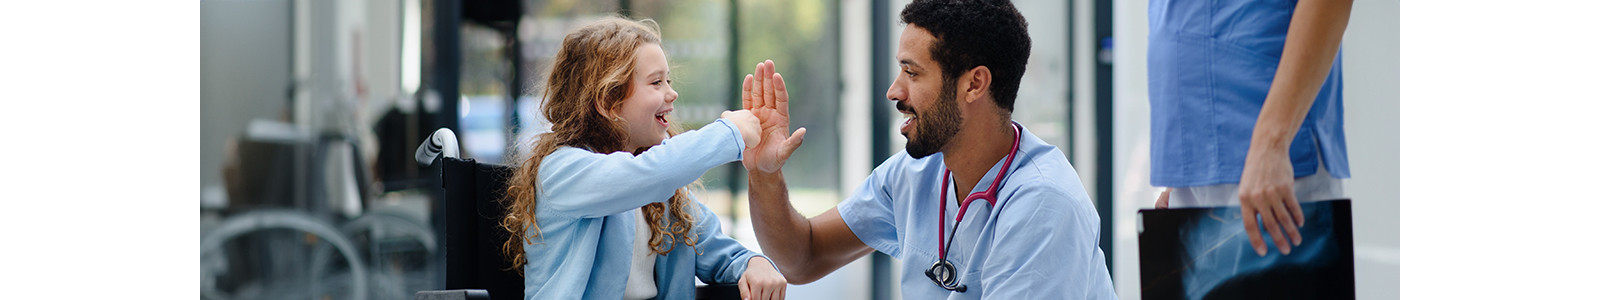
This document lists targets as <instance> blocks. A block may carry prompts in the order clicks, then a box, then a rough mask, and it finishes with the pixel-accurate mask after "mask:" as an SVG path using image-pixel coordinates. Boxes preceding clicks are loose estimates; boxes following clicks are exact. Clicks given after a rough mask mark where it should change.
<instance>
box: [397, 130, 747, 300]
mask: <svg viewBox="0 0 1600 300" xmlns="http://www.w3.org/2000/svg"><path fill="white" fill-rule="evenodd" d="M456 153H460V152H459V149H458V148H456V145H455V134H454V133H452V132H450V131H449V129H440V130H439V131H437V132H435V133H434V134H433V135H432V136H430V137H429V138H428V139H427V140H426V141H424V143H423V145H422V146H421V147H418V148H417V161H418V162H421V163H423V164H424V165H427V164H431V163H432V162H433V161H434V160H435V158H436V157H437V156H440V154H443V156H444V157H439V158H438V160H439V161H440V162H441V163H442V164H443V166H442V167H441V169H440V177H441V180H442V182H443V187H444V201H443V202H444V204H443V205H442V206H443V209H444V216H445V217H444V218H445V228H444V233H445V234H444V245H445V246H444V257H445V264H444V265H445V272H444V273H445V275H444V276H445V289H446V290H444V291H419V292H417V294H416V296H415V299H417V300H423V299H430V300H431V299H440V300H443V299H474V300H476V299H489V298H490V295H493V297H494V299H500V300H505V299H522V298H523V294H522V290H523V288H524V286H523V277H522V275H520V274H518V270H516V269H512V268H511V263H510V262H508V261H506V259H505V255H503V254H502V253H501V252H500V246H501V245H502V243H504V242H505V241H506V239H509V238H510V234H509V233H507V232H505V230H503V229H500V227H499V222H500V218H501V217H502V216H504V215H505V207H504V206H503V204H501V203H500V201H499V200H500V198H501V197H502V196H503V195H504V191H505V187H506V179H507V178H510V177H511V172H512V170H513V168H512V167H510V166H506V165H498V164H488V163H479V162H477V161H476V160H473V159H461V158H457V157H455V156H456ZM695 299H739V288H738V286H737V285H733V284H719V285H708V286H700V287H698V288H696V289H695Z"/></svg>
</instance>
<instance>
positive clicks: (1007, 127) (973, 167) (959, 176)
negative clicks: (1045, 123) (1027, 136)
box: [943, 113, 1021, 199]
mask: <svg viewBox="0 0 1600 300" xmlns="http://www.w3.org/2000/svg"><path fill="white" fill-rule="evenodd" d="M974 117H976V118H974ZM962 126H963V127H962V129H961V132H960V133H957V134H956V136H954V137H952V138H951V139H950V143H948V144H945V149H944V151H943V152H944V165H945V166H946V167H947V168H950V176H951V178H950V180H951V181H953V182H954V183H955V186H956V193H957V195H959V196H960V197H952V198H955V199H964V198H966V197H967V195H968V194H970V193H972V188H973V187H974V186H976V185H977V184H978V181H980V180H982V179H983V176H984V175H985V173H988V172H989V169H990V168H992V167H994V166H995V164H999V163H1001V161H1002V160H1005V159H1006V155H1007V154H1010V153H1011V143H1012V141H1015V140H1016V139H1015V137H1016V135H1017V134H1020V133H1021V132H1020V131H1019V130H1013V129H1012V127H1011V114H1010V113H1003V114H988V113H982V114H969V115H967V116H966V122H965V124H963V125H962ZM1012 164H1015V162H1013V163H1012ZM1012 167H1013V168H1014V167H1016V166H1012Z"/></svg>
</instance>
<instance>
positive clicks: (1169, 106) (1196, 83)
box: [1148, 0, 1350, 187]
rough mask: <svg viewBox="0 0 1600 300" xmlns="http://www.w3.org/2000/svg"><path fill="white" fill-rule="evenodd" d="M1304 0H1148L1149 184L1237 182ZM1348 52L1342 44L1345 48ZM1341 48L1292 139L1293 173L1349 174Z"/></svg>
mask: <svg viewBox="0 0 1600 300" xmlns="http://www.w3.org/2000/svg"><path fill="white" fill-rule="evenodd" d="M1296 3H1297V1H1293V0H1277V1H1252V0H1215V1H1184V0H1151V1H1150V48H1149V57H1148V58H1149V72H1150V73H1149V76H1150V86H1149V88H1150V164H1151V165H1150V183H1151V184H1153V185H1156V186H1167V187H1190V186H1204V185H1215V184H1233V183H1238V182H1239V176H1240V174H1242V173H1243V172H1244V160H1245V156H1246V155H1247V154H1248V153H1249V149H1250V137H1251V135H1252V134H1253V133H1254V128H1255V122H1256V118H1257V117H1259V116H1260V114H1261V105H1262V104H1263V103H1265V102H1266V99H1267V90H1268V89H1270V88H1271V87H1272V78H1273V76H1275V75H1276V74H1277V70H1278V61H1279V59H1280V58H1281V57H1282V55H1283V43H1284V40H1285V38H1286V37H1287V34H1288V31H1289V18H1290V17H1291V16H1293V14H1294V8H1295V5H1296ZM1341 52H1342V51H1341ZM1342 57H1343V55H1342V54H1341V55H1339V56H1336V57H1335V58H1334V60H1333V68H1332V69H1331V70H1329V72H1328V77H1327V79H1326V80H1325V81H1324V82H1323V84H1322V89H1321V91H1320V92H1318V93H1317V98H1316V102H1315V103H1314V104H1312V105H1311V110H1310V112H1308V113H1307V115H1306V118H1305V121H1304V122H1303V123H1301V125H1300V129H1299V131H1298V132H1296V133H1295V136H1294V140H1293V141H1292V142H1291V143H1290V145H1289V159H1290V160H1291V161H1292V163H1293V165H1294V174H1295V177H1302V176H1309V175H1312V174H1314V173H1316V171H1317V160H1318V157H1319V156H1320V157H1321V159H1322V160H1323V164H1324V165H1325V167H1326V168H1327V170H1328V173H1329V174H1331V175H1333V177H1334V178H1350V167H1349V162H1348V160H1347V158H1346V154H1345V141H1344V100H1343V96H1342V90H1343V88H1344V84H1343V75H1342V73H1343V72H1342V70H1341V69H1342V68H1341V67H1340V65H1341V64H1342Z"/></svg>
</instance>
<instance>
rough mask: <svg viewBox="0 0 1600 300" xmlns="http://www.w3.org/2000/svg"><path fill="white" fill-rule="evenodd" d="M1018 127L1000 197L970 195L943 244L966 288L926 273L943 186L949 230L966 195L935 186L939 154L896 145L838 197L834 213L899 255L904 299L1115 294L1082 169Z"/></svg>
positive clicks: (981, 186) (984, 183)
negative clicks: (947, 285)
mask: <svg viewBox="0 0 1600 300" xmlns="http://www.w3.org/2000/svg"><path fill="white" fill-rule="evenodd" d="M1021 133H1022V141H1021V145H1020V146H1019V147H1018V150H1017V154H1016V158H1014V161H1013V162H1012V164H1011V170H1007V172H1006V174H1007V175H1006V177H1005V178H1004V179H1002V181H1001V183H1000V189H999V191H997V194H998V195H999V197H998V203H997V204H996V205H995V206H993V207H990V205H989V203H988V202H985V201H975V202H973V203H972V204H971V205H970V207H969V208H967V213H966V217H964V218H963V220H962V222H961V227H960V229H958V232H956V233H955V241H954V242H953V243H952V244H951V246H950V248H949V249H948V250H947V252H948V259H949V260H950V261H951V262H952V263H953V264H954V265H955V267H956V270H957V274H959V277H958V278H960V281H961V283H962V284H965V285H966V286H967V291H966V292H965V293H956V292H952V291H946V290H944V288H941V287H939V286H938V285H937V284H935V283H934V282H933V281H932V280H930V279H928V277H927V276H925V275H924V274H923V271H924V270H927V269H928V267H929V266H932V265H933V263H934V262H935V261H937V260H938V259H939V243H940V242H941V240H940V239H939V219H938V217H939V206H938V205H940V203H939V192H940V190H941V189H945V190H949V191H948V193H949V196H948V199H946V201H945V203H944V205H945V206H946V207H945V215H944V216H943V217H944V218H945V221H944V222H945V223H944V224H945V226H946V228H945V231H946V232H945V234H946V235H948V234H950V232H948V231H949V230H950V229H949V227H950V226H954V224H955V218H956V213H957V212H958V211H959V210H960V208H959V202H960V200H961V199H963V198H966V197H965V196H960V197H958V195H956V194H955V192H954V187H952V186H943V187H941V185H942V184H943V181H942V180H943V177H942V176H943V175H944V170H945V165H944V154H942V153H936V154H934V155H930V156H928V157H924V158H922V159H912V158H911V156H909V155H907V154H906V153H905V151H901V152H900V153H898V154H895V155H894V156H893V157H890V158H889V159H888V160H887V161H884V163H883V164H882V165H879V166H878V167H877V168H876V169H874V170H873V171H872V175H871V176H869V177H867V180H866V182H865V183H863V184H862V185H861V187H860V188H859V189H857V190H856V191H855V193H854V194H852V195H851V196H850V198H848V199H846V200H845V201H844V202H843V203H840V204H839V215H840V216H841V217H843V219H844V221H845V224H846V225H848V226H849V227H850V230H851V231H852V232H854V233H855V235H856V237H857V238H860V239H861V242H862V243H865V244H866V245H867V246H871V247H872V248H873V249H877V250H878V251H882V252H883V253H886V254H889V255H890V256H894V257H895V258H898V259H900V260H901V261H902V262H903V264H902V267H901V272H900V273H901V274H902V275H901V278H900V290H901V293H903V297H902V298H905V299H980V298H981V299H1115V298H1116V294H1115V292H1114V291H1113V290H1112V287H1111V275H1110V272H1108V271H1107V270H1106V261H1105V254H1104V253H1103V252H1101V251H1100V245H1099V242H1100V216H1099V215H1098V214H1097V213H1096V211H1095V208H1094V204H1093V203H1092V202H1091V201H1090V200H1089V194H1088V193H1086V192H1085V191H1084V188H1083V184H1082V183H1081V182H1082V181H1080V180H1078V172H1077V171H1075V170H1073V168H1072V164H1070V163H1068V162H1067V158H1066V156H1065V155H1062V153H1061V151H1060V150H1059V149H1057V148H1056V147H1055V146H1051V145H1050V144H1046V143H1045V142H1044V141H1043V140H1040V139H1039V137H1037V136H1034V135H1033V133H1031V132H1029V131H1028V130H1027V129H1026V128H1024V129H1023V130H1022V131H1021ZM955 146H957V147H959V146H960V145H955ZM1002 164H1004V160H1001V161H1000V162H997V163H995V165H994V166H993V167H991V168H990V169H989V172H988V174H985V175H984V176H983V179H982V180H981V181H979V182H978V184H977V185H976V186H974V188H973V191H974V192H977V191H984V190H987V189H988V188H989V186H990V185H992V184H994V182H993V181H994V179H995V175H996V174H999V172H1000V168H1001V165H1002Z"/></svg>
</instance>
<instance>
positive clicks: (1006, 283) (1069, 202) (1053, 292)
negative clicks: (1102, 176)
mask: <svg viewBox="0 0 1600 300" xmlns="http://www.w3.org/2000/svg"><path fill="white" fill-rule="evenodd" d="M1024 186H1025V187H1029V188H1028V189H1025V190H1021V191H1018V192H1017V193H1016V194H1014V195H1012V196H1011V197H1010V198H1009V199H1010V200H1007V201H1013V203H1011V204H1007V207H1005V208H1003V209H1002V211H1001V212H1000V215H999V216H998V218H1000V220H1002V221H1000V223H999V224H998V227H997V228H995V236H994V241H993V247H994V249H1008V250H1006V251H993V252H990V255H989V257H988V258H986V261H985V262H984V269H985V270H984V272H983V277H982V278H981V279H980V280H982V281H983V286H984V291H985V293H994V294H992V295H990V294H985V295H984V296H986V297H988V296H993V297H994V298H997V299H1044V298H1065V299H1096V298H1101V297H1103V296H1104V295H1106V293H1107V292H1110V285H1109V280H1110V278H1109V277H1108V275H1109V274H1108V273H1104V271H1103V270H1105V268H1104V267H1105V266H1104V264H1105V258H1104V257H1103V254H1102V253H1100V252H1099V250H1100V249H1099V244H1100V243H1099V240H1100V232H1099V228H1100V217H1099V215H1098V214H1097V213H1096V212H1095V211H1094V209H1093V208H1092V207H1085V206H1087V205H1088V203H1090V202H1089V200H1088V197H1087V195H1086V194H1079V196H1080V197H1081V198H1074V197H1072V196H1071V194H1073V193H1068V192H1066V191H1061V190H1059V189H1055V188H1053V187H1050V186H1047V184H1029V185H1024ZM1024 199H1025V200H1024ZM1019 200H1023V201H1020V202H1019ZM1016 204H1021V205H1016ZM1096 264H1099V265H1098V266H1097V265H1096Z"/></svg>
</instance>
